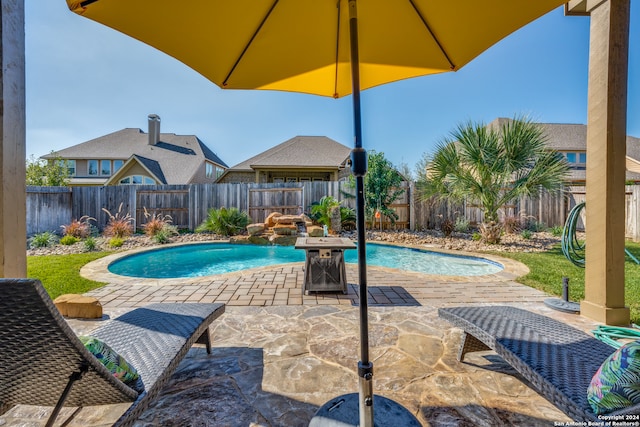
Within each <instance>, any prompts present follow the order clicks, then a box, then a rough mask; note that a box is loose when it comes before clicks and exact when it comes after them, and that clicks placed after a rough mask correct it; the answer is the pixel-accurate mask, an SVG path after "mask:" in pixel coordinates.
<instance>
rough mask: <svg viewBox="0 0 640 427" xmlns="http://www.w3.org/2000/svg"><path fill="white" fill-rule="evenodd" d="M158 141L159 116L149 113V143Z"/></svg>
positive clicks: (154, 143)
mask: <svg viewBox="0 0 640 427" xmlns="http://www.w3.org/2000/svg"><path fill="white" fill-rule="evenodd" d="M158 142H160V116H158V115H157V114H149V145H156V144H157V143H158Z"/></svg>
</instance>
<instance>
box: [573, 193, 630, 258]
mask: <svg viewBox="0 0 640 427" xmlns="http://www.w3.org/2000/svg"><path fill="white" fill-rule="evenodd" d="M584 207H585V202H582V203H578V204H577V205H575V206H574V207H573V209H571V211H570V212H569V216H568V217H567V222H566V223H565V225H564V228H563V229H562V242H561V243H562V253H563V254H564V256H565V257H567V259H568V260H569V261H571V262H572V263H573V264H574V265H577V266H578V267H582V268H584V263H585V262H584V259H585V245H586V242H583V243H580V241H579V240H578V237H577V235H576V229H577V226H578V220H579V219H580V213H581V211H582V209H584ZM624 252H625V253H626V254H627V255H628V256H629V258H631V259H632V260H634V261H635V263H636V264H640V261H638V259H637V258H636V257H634V256H633V255H632V254H631V252H629V251H628V250H626V249H625V250H624Z"/></svg>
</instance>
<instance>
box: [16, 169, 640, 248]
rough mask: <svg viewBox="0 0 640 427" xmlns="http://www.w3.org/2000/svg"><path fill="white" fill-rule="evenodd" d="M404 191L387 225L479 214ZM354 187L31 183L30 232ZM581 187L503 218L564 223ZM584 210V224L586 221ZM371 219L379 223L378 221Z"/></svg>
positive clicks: (290, 202)
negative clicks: (75, 222)
mask: <svg viewBox="0 0 640 427" xmlns="http://www.w3.org/2000/svg"><path fill="white" fill-rule="evenodd" d="M403 186H404V188H405V192H404V193H403V194H402V195H401V197H400V198H399V199H398V200H396V202H395V203H394V204H393V205H392V208H393V209H394V210H395V211H396V213H397V214H398V216H399V218H398V220H397V221H396V223H395V224H393V223H392V222H391V221H389V220H388V219H387V218H384V217H383V218H382V227H383V228H384V229H390V228H397V229H403V228H410V229H412V230H423V229H432V228H437V227H439V226H440V224H441V223H442V220H443V219H450V220H452V221H455V219H456V218H457V217H463V218H466V219H467V220H469V222H470V223H472V224H475V223H479V222H481V221H482V211H481V209H480V208H479V207H478V206H475V205H473V204H471V203H467V202H463V203H457V204H456V203H450V202H442V201H437V200H435V199H427V200H422V199H421V198H420V197H418V195H417V192H416V191H415V184H414V183H406V182H405V183H403ZM354 192H355V189H354V188H353V187H352V186H351V184H350V183H349V182H335V181H332V182H327V181H322V182H317V181H316V182H304V183H284V184H193V185H162V186H149V185H122V186H107V187H70V188H69V187H32V186H29V187H27V234H28V235H33V234H35V233H40V232H43V231H56V232H59V231H61V228H60V226H61V225H66V224H69V223H70V222H71V220H72V219H77V218H80V217H82V216H84V215H88V216H90V217H93V218H95V219H96V226H97V227H98V228H99V229H102V228H104V226H105V225H106V224H107V222H108V220H109V215H108V214H107V213H106V212H104V210H103V209H106V210H108V211H109V212H110V213H111V214H116V213H118V212H120V214H119V215H120V216H123V215H126V214H130V215H131V216H132V217H133V219H134V223H135V225H136V227H137V228H140V227H141V226H142V224H144V223H145V222H146V220H145V218H144V210H145V208H146V210H147V212H149V213H150V214H154V213H155V214H160V215H169V216H171V218H172V220H173V224H174V225H176V226H177V227H178V228H180V229H188V230H194V229H195V228H196V227H197V226H198V225H200V224H201V223H202V222H203V221H204V220H205V218H206V217H207V212H208V211H209V209H211V208H221V207H227V208H231V207H235V208H238V209H239V210H241V211H245V212H247V213H248V214H249V216H251V218H252V220H253V221H254V222H263V221H264V219H265V218H266V216H267V215H268V214H269V213H271V212H281V213H283V214H298V213H301V212H309V210H310V206H311V204H312V203H313V202H317V201H319V200H320V199H321V198H322V197H323V196H333V197H335V198H336V199H338V200H340V201H341V203H342V205H343V206H347V207H350V208H355V198H354V196H353V194H354ZM639 196H640V186H627V187H626V207H625V209H626V235H627V237H629V238H631V239H633V240H635V241H640V224H639V221H640V218H638V215H639V214H640V206H639V204H640V197H639ZM584 199H585V191H584V187H567V188H565V190H564V191H558V192H554V193H548V192H543V193H542V194H541V195H540V196H539V197H535V198H532V197H522V198H520V200H517V201H515V202H514V203H513V204H512V205H509V206H506V207H505V209H503V210H502V211H501V212H500V216H501V218H504V217H505V216H513V217H516V218H519V219H521V220H524V221H532V222H533V221H535V222H537V223H544V224H545V225H546V226H549V227H551V226H562V225H564V223H565V221H566V218H567V215H568V213H569V211H570V210H571V208H573V206H575V205H576V204H578V203H580V202H582V201H584ZM584 226H585V223H584V215H583V217H582V222H581V224H579V228H584ZM374 227H375V228H376V229H377V228H379V227H380V223H378V222H376V223H375V225H374Z"/></svg>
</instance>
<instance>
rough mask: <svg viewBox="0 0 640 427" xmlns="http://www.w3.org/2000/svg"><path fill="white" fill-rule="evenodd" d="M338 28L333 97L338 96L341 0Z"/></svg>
mask: <svg viewBox="0 0 640 427" xmlns="http://www.w3.org/2000/svg"><path fill="white" fill-rule="evenodd" d="M337 7H338V26H337V27H338V28H337V31H336V73H335V78H334V80H333V97H334V98H338V96H339V95H338V68H339V65H340V64H339V62H338V61H339V59H340V11H341V10H342V8H341V7H340V0H338V5H337Z"/></svg>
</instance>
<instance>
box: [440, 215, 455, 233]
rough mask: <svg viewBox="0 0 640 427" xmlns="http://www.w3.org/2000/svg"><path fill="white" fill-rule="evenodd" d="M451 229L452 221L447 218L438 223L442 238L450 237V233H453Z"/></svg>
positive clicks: (452, 226)
mask: <svg viewBox="0 0 640 427" xmlns="http://www.w3.org/2000/svg"><path fill="white" fill-rule="evenodd" d="M453 228H454V225H453V221H451V220H450V219H449V218H447V219H443V220H442V222H441V223H440V230H441V231H442V233H443V234H444V237H449V236H451V233H453Z"/></svg>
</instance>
